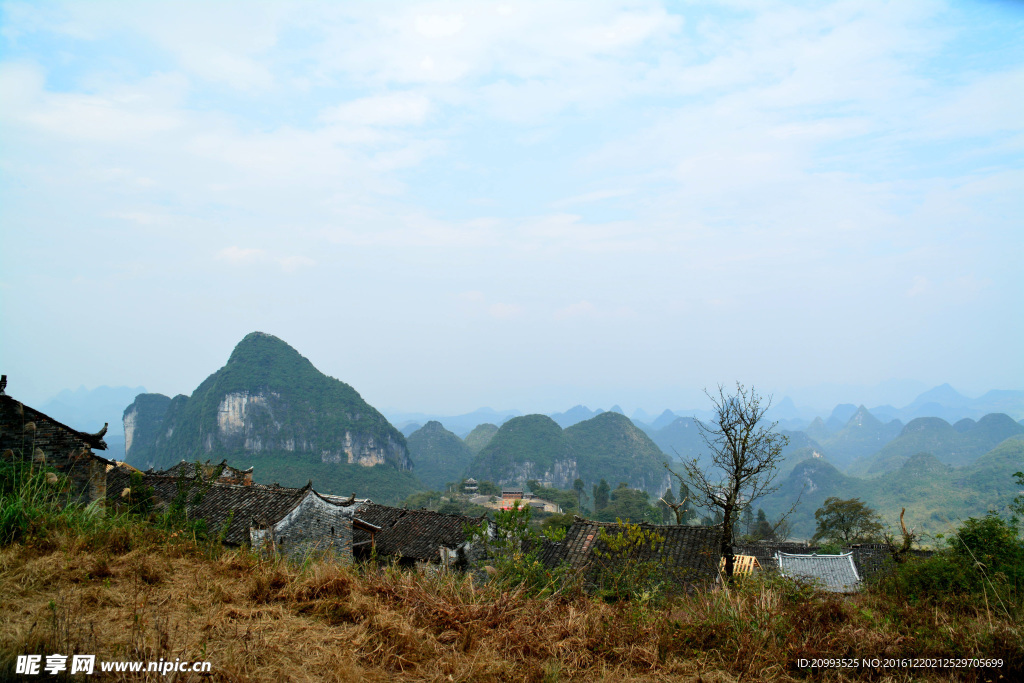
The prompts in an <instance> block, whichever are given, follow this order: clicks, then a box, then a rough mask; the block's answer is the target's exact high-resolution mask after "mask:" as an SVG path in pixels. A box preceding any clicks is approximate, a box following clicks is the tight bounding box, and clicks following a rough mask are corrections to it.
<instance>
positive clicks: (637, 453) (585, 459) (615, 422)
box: [565, 412, 670, 495]
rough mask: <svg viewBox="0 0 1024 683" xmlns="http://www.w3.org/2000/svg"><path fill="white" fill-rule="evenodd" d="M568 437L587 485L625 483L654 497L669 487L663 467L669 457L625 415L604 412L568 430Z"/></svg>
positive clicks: (581, 475) (566, 434)
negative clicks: (602, 482)
mask: <svg viewBox="0 0 1024 683" xmlns="http://www.w3.org/2000/svg"><path fill="white" fill-rule="evenodd" d="M565 437H566V439H567V440H568V442H569V443H570V444H571V446H572V448H573V450H574V451H575V452H576V456H577V462H578V464H579V471H580V477H581V478H582V479H583V481H584V482H588V483H589V482H598V481H600V480H601V479H604V480H606V481H607V482H609V483H610V484H612V485H613V486H615V485H617V484H618V483H619V482H626V483H628V484H629V485H630V487H632V488H636V489H641V490H644V491H647V492H648V493H650V494H651V495H661V493H663V492H664V491H665V489H666V488H667V487H668V486H669V485H670V480H669V478H668V473H667V472H666V471H665V467H664V463H665V462H666V461H667V460H668V458H667V457H666V456H665V454H664V453H663V452H662V451H661V449H659V448H658V446H657V445H656V444H655V443H654V442H653V441H652V440H651V438H650V437H649V436H647V435H646V434H644V433H643V432H642V431H640V430H639V429H638V428H637V427H636V425H634V424H633V423H632V422H631V421H630V420H629V418H628V417H626V416H625V415H622V414H620V413H617V412H607V413H601V414H600V415H598V416H597V417H593V418H591V419H589V420H586V421H584V422H580V423H579V424H576V425H573V426H572V427H569V428H568V429H566V430H565Z"/></svg>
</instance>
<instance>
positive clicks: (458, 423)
mask: <svg viewBox="0 0 1024 683" xmlns="http://www.w3.org/2000/svg"><path fill="white" fill-rule="evenodd" d="M383 412H384V417H386V418H387V419H388V422H390V423H391V424H393V425H409V424H410V423H413V422H415V423H418V424H421V425H424V424H426V423H428V422H430V421H431V420H436V421H437V422H440V423H441V424H442V425H444V428H445V429H447V430H448V431H450V432H452V433H454V434H457V435H459V436H460V437H463V438H465V436H466V435H467V434H469V433H470V432H471V431H473V428H474V427H476V426H477V425H481V424H486V423H489V424H495V425H502V424H504V423H505V422H507V421H508V420H510V419H512V418H513V417H518V416H520V415H522V413H520V412H519V411H518V410H494V409H493V408H478V409H477V410H474V411H473V412H471V413H465V414H463V415H447V416H446V415H436V414H430V413H399V412H397V411H383Z"/></svg>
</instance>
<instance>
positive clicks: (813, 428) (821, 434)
mask: <svg viewBox="0 0 1024 683" xmlns="http://www.w3.org/2000/svg"><path fill="white" fill-rule="evenodd" d="M803 431H804V434H806V435H807V436H809V437H811V438H812V439H814V440H815V441H817V442H819V443H821V442H822V441H825V440H826V439H828V438H829V437H830V436H832V430H830V429H829V428H828V427H826V426H825V421H824V420H822V419H821V418H820V417H816V418H814V420H812V421H811V424H809V425H807V428H806V429H804V430H803Z"/></svg>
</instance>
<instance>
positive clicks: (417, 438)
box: [406, 420, 473, 491]
mask: <svg viewBox="0 0 1024 683" xmlns="http://www.w3.org/2000/svg"><path fill="white" fill-rule="evenodd" d="M406 443H407V444H408V446H409V455H410V457H411V458H412V462H413V466H414V467H415V471H416V477H417V478H418V479H419V480H420V481H421V482H423V484H424V485H425V486H427V487H428V488H431V489H434V490H437V491H442V490H444V485H445V484H447V483H448V482H455V481H458V480H459V479H461V478H462V475H463V474H464V473H465V472H466V469H467V468H468V467H469V464H470V462H472V460H473V453H472V451H470V449H469V446H467V445H466V443H465V442H464V441H463V440H462V439H460V438H459V437H457V436H456V435H455V434H452V433H451V432H449V431H448V430H447V429H445V428H444V425H442V424H441V423H440V422H438V421H436V420H431V421H430V422H428V423H427V424H425V425H423V426H422V427H421V428H420V429H418V430H416V431H415V432H413V433H412V434H410V435H409V436H408V438H406Z"/></svg>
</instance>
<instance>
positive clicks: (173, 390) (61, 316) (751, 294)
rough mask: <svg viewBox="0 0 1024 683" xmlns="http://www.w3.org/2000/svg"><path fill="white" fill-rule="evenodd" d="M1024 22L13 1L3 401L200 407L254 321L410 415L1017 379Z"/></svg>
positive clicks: (652, 404)
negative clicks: (79, 397)
mask: <svg viewBox="0 0 1024 683" xmlns="http://www.w3.org/2000/svg"><path fill="white" fill-rule="evenodd" d="M1021 35H1024V3H1022V2H1009V1H1004V2H999V1H996V0H977V1H975V2H970V1H964V2H938V1H935V2H933V1H929V0H922V1H916V0H915V1H913V2H906V1H899V2H870V1H868V2H865V1H862V0H857V1H852V2H851V1H841V2H815V3H792V2H773V1H772V0H757V1H755V2H745V1H736V2H717V3H705V2H678V3H677V2H671V3H660V2H600V3H594V2H536V3H533V2H525V3H518V2H507V3H491V2H464V3H463V2H427V3H420V2H400V3H385V2H372V3H369V2H312V3H307V2H288V3H285V2H273V3H257V2H245V3H230V2H216V3H210V2H202V3H198V2H197V3H190V2H173V3H171V2H146V3H123V2H106V3H105V2H81V1H79V2H67V3H60V2H45V1H42V2H40V1H36V0H33V1H32V2H0V318H2V321H3V324H2V328H0V367H2V371H3V372H4V373H5V374H7V375H9V377H10V385H9V387H8V393H10V394H11V395H14V396H16V397H19V398H21V399H22V400H25V401H28V402H32V401H35V402H42V401H43V400H45V399H46V398H48V397H50V396H53V395H54V394H56V393H57V392H59V391H61V390H62V389H67V388H76V387H79V386H86V387H95V386H101V385H107V386H139V385H142V386H145V387H146V388H147V389H148V390H149V391H154V392H160V393H165V394H169V395H174V394H179V393H183V394H189V393H191V392H192V391H193V390H194V388H195V387H196V386H197V385H198V384H199V383H200V382H201V381H202V380H203V379H204V378H205V377H206V376H207V375H209V374H210V373H212V372H213V371H215V370H216V369H217V368H219V367H221V366H222V365H223V364H224V363H225V362H226V360H227V358H228V356H229V355H230V353H231V349H232V348H233V347H234V345H235V344H236V343H237V342H238V341H239V340H241V338H242V337H243V336H244V335H245V334H247V333H248V332H251V331H254V330H259V331H263V332H268V333H271V334H274V335H276V336H278V337H280V338H282V339H284V340H285V341H287V342H288V343H289V344H291V345H292V346H293V347H295V348H296V349H297V350H298V351H299V352H300V353H302V354H303V355H305V356H306V357H307V358H309V359H310V360H311V361H312V362H313V363H314V364H315V365H316V366H317V367H318V368H319V369H320V370H322V371H323V372H325V373H327V374H329V375H331V376H334V377H337V378H339V379H342V380H343V381H345V382H348V383H349V384H351V385H352V386H354V387H355V388H356V389H357V390H358V391H359V392H360V393H361V394H362V395H363V397H364V398H366V399H367V400H368V401H369V402H370V403H371V404H372V405H375V406H377V407H378V408H382V409H384V408H387V409H391V410H405V411H423V412H434V413H448V414H453V413H458V412H468V411H471V410H473V409H475V408H478V407H481V406H491V407H494V408H498V409H505V408H516V409H519V410H522V411H553V410H565V409H566V408H568V407H570V406H572V405H575V404H578V403H584V404H587V405H589V406H590V407H592V408H597V407H605V408H607V407H609V406H610V405H611V404H613V403H618V404H620V405H621V406H623V407H624V408H626V409H627V412H629V411H631V410H633V409H635V408H643V409H646V410H648V411H660V410H661V409H662V408H665V407H671V408H684V407H706V406H705V405H704V404H706V403H707V401H706V399H703V395H702V389H703V388H705V387H715V386H716V385H718V384H719V383H724V384H727V385H729V384H732V383H733V382H735V381H737V380H738V381H742V382H744V383H745V384H747V385H751V384H752V385H754V386H755V387H756V388H757V389H758V390H760V391H762V392H767V393H773V394H775V395H779V394H782V393H786V394H790V395H794V396H795V397H796V398H797V399H798V401H799V398H800V396H801V395H803V396H812V395H814V396H819V395H820V397H821V398H820V400H821V401H823V402H824V401H826V400H832V401H834V402H838V401H840V400H844V401H847V400H848V401H853V402H856V401H858V397H857V395H858V392H860V393H861V394H863V395H867V394H871V395H872V397H874V395H875V394H879V391H880V390H879V389H878V388H879V387H890V388H893V393H892V396H891V402H892V403H893V404H894V405H902V404H903V403H905V402H909V400H910V399H911V398H912V397H913V392H914V391H918V390H920V389H923V388H928V387H931V386H935V385H937V384H941V383H944V382H949V383H951V384H952V385H953V386H954V387H956V388H957V389H958V390H960V391H962V392H963V393H965V394H967V395H971V396H976V395H980V394H981V393H983V392H985V391H987V390H989V389H1022V388H1024V353H1022V351H1021V350H1022V349H1024V315H1022V314H1024V307H1022V304H1021V302H1022V301H1024V275H1022V271H1024V268H1022V267H1021V263H1022V261H1024V258H1022V257H1024V219H1022V216H1024V41H1021V40H1020V36H1021ZM815 387H818V390H815V389H814V388H815ZM821 387H831V388H832V389H830V390H829V391H831V392H832V393H831V394H829V393H828V392H827V391H826V392H823V391H822V390H820V388H821ZM872 387H873V388H874V389H872ZM911 387H912V388H913V391H912V390H911ZM897 389H898V390H897ZM801 391H803V392H804V393H803V394H801V393H800V392H801ZM883 393H884V392H883ZM702 399H703V400H702ZM901 401H902V403H901ZM879 402H884V401H879Z"/></svg>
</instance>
